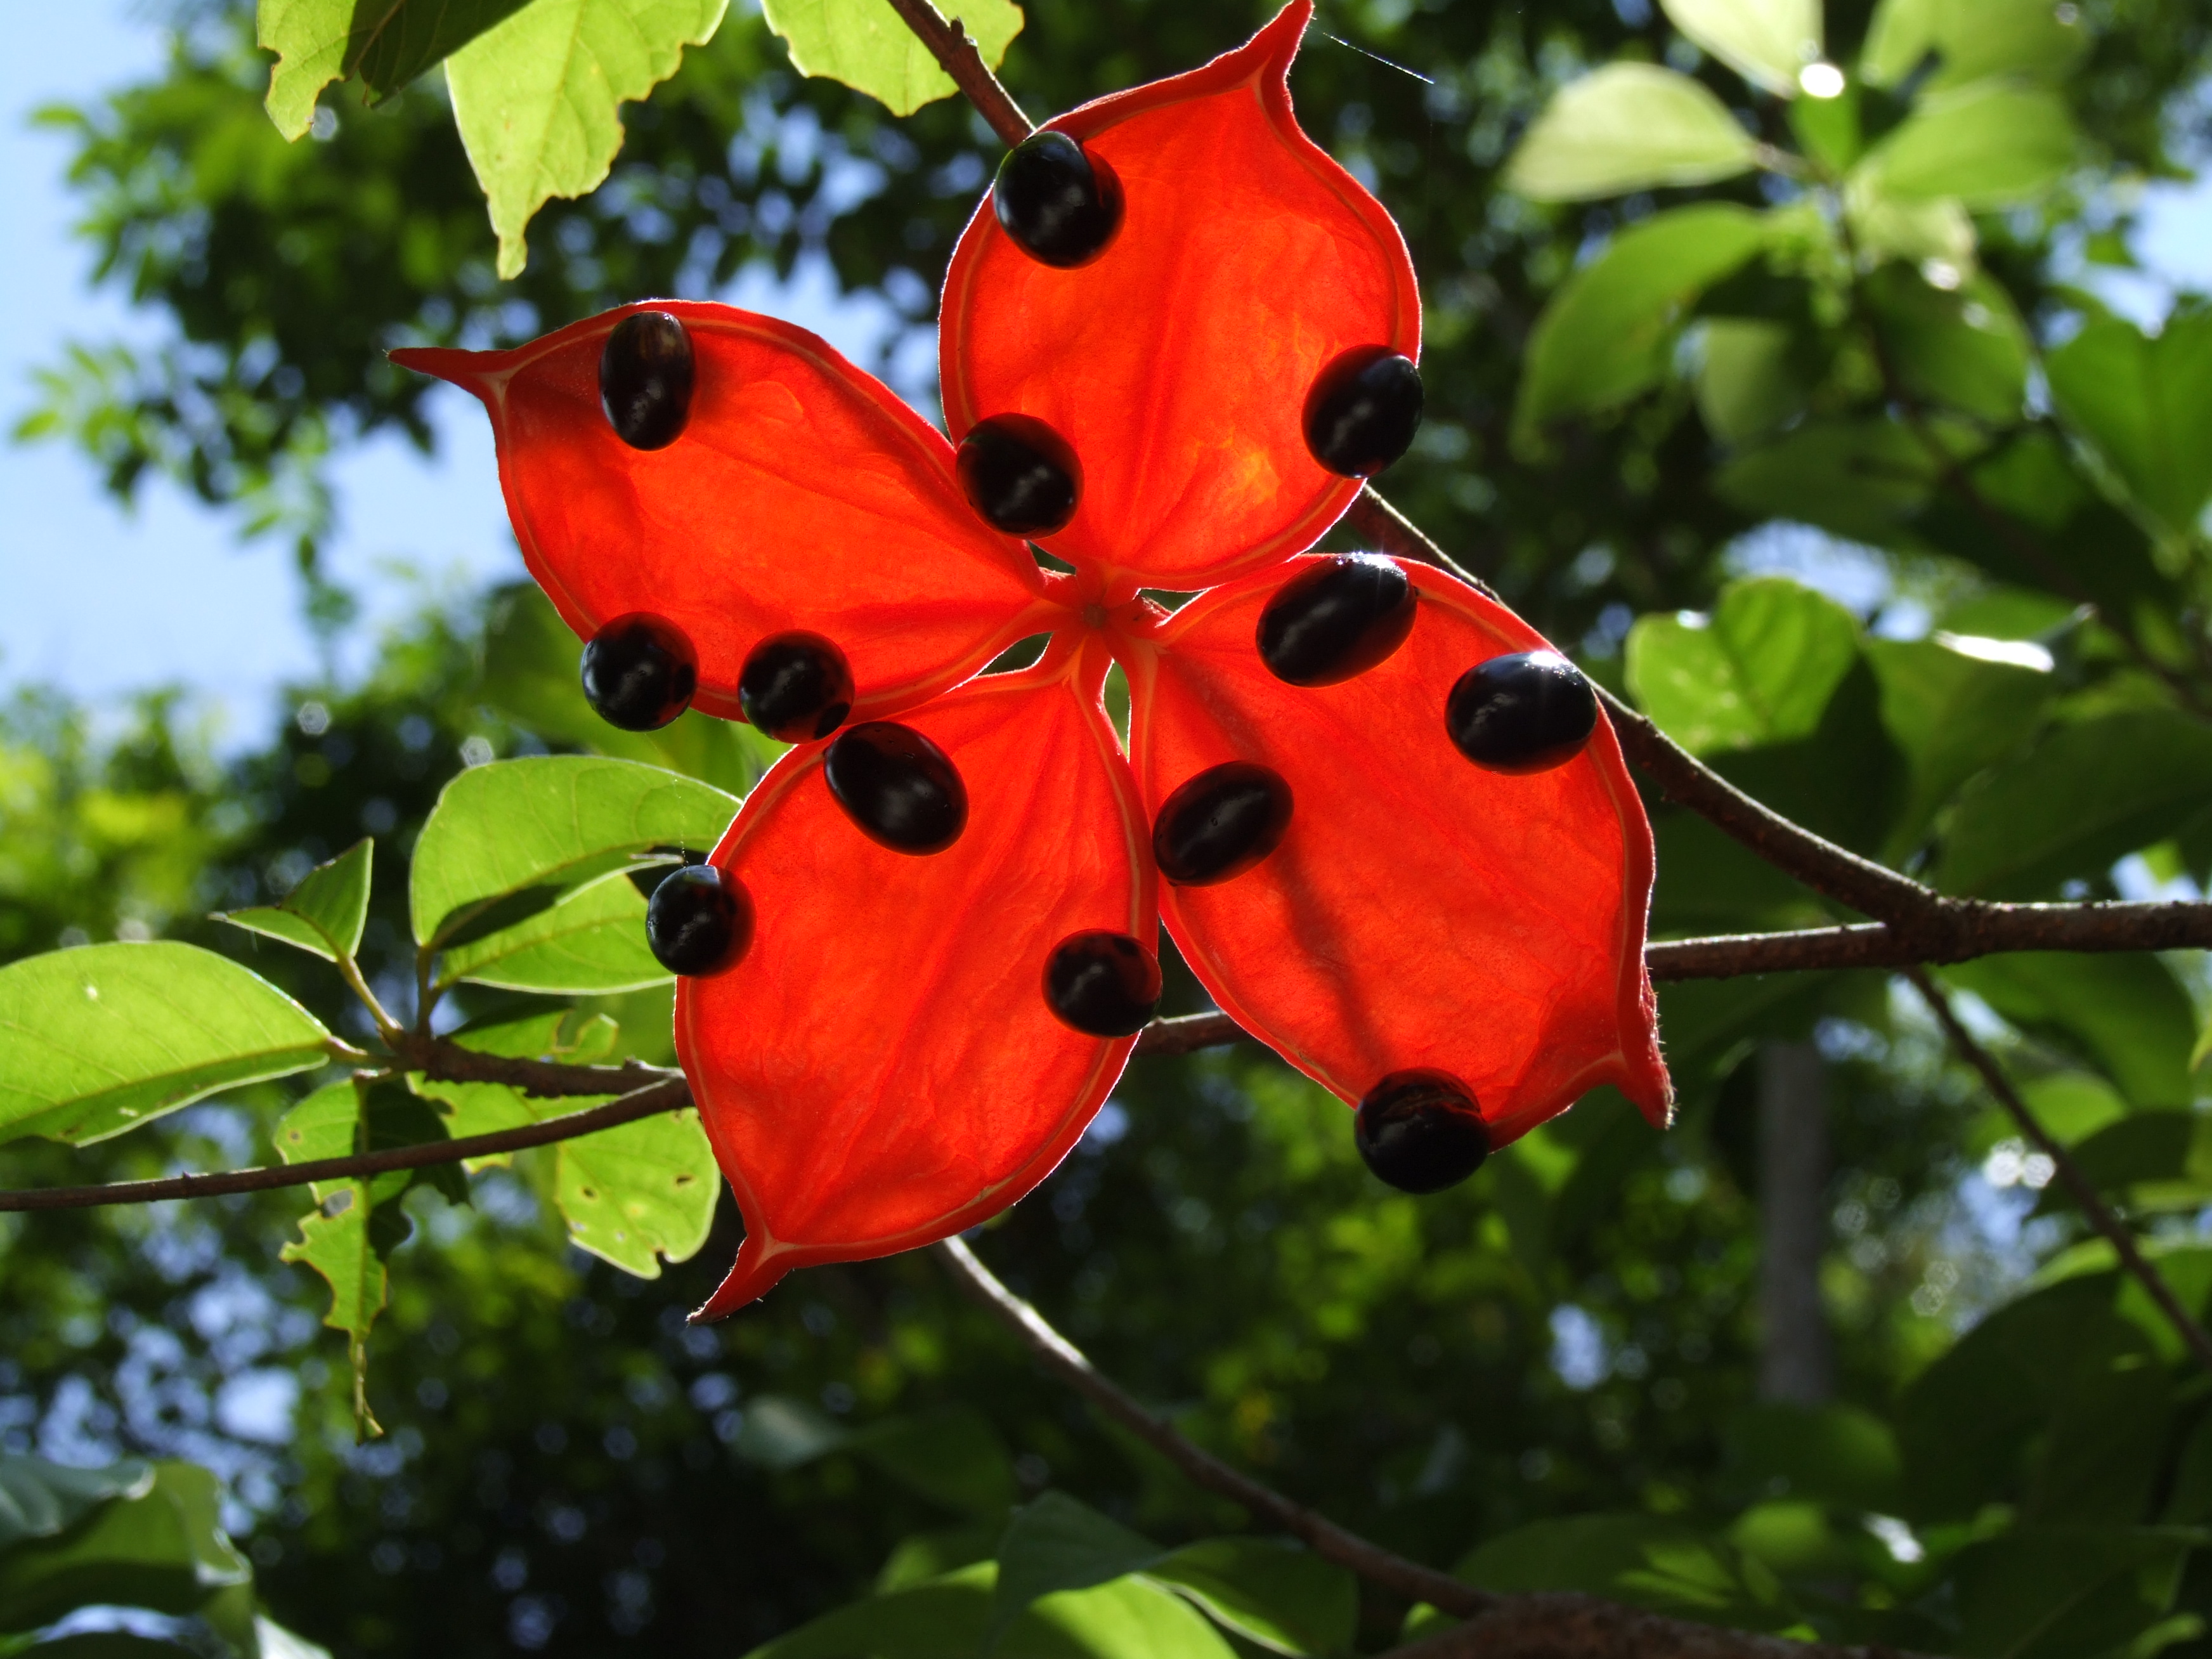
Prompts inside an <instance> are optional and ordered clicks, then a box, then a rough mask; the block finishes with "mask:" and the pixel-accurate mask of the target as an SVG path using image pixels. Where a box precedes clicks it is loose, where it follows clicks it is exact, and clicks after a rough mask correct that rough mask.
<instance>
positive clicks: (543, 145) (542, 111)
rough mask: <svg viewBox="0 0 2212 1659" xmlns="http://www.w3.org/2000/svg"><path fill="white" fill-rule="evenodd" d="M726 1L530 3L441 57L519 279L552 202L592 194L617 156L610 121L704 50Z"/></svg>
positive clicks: (502, 258)
mask: <svg viewBox="0 0 2212 1659" xmlns="http://www.w3.org/2000/svg"><path fill="white" fill-rule="evenodd" d="M727 3H728V0H531V3H530V4H528V5H526V6H525V7H524V8H523V9H521V10H520V11H518V12H516V13H515V14H514V15H512V16H510V17H508V18H507V19H506V20H504V21H501V22H500V23H499V24H497V25H496V26H495V27H492V28H490V29H488V30H486V31H485V32H484V33H482V34H480V35H478V36H477V38H476V39H475V40H471V42H470V43H469V44H468V45H467V46H464V47H462V48H461V50H460V51H459V52H455V53H453V56H452V57H450V58H447V60H446V84H447V88H448V89H449V90H450V91H451V93H452V94H453V119H454V121H455V123H456V124H457V125H459V128H460V131H461V143H463V144H464V145H465V147H466V148H467V149H468V153H469V164H470V165H471V167H474V168H475V169H476V174H477V184H478V185H481V186H483V193H484V197H485V200H486V201H487V203H488V204H489V206H490V209H491V223H492V228H493V229H494V230H495V231H496V232H497V233H498V234H499V274H500V276H502V277H513V276H520V275H521V274H522V267H523V265H524V264H525V262H526V260H527V258H528V257H529V251H528V249H527V247H526V246H525V244H524V240H523V233H524V231H525V230H526V228H528V226H529V224H530V220H531V216H532V215H533V214H535V213H536V212H537V211H538V209H539V208H540V207H542V206H544V204H545V203H546V202H548V201H549V200H550V199H551V198H552V197H556V196H564V197H567V196H582V195H584V194H586V192H588V191H592V190H595V189H597V188H598V187H599V183H600V181H601V180H603V179H605V177H606V176H607V172H608V170H609V169H610V168H611V167H613V165H614V160H615V155H616V154H617V152H618V151H619V150H620V149H622V141H623V127H622V119H621V116H620V113H619V111H620V108H621V106H622V105H623V103H624V102H625V101H626V100H631V99H636V98H642V97H644V96H645V95H646V94H647V93H649V92H651V91H652V90H653V88H654V87H656V86H658V85H659V83H660V82H663V81H665V80H666V79H667V78H668V77H669V76H671V75H673V74H675V73H676V67H677V65H678V64H679V63H680V62H681V61H682V60H683V57H684V47H686V46H704V45H705V44H706V43H707V41H708V40H710V39H712V38H713V36H714V30H715V27H716V26H717V25H719V24H720V22H721V21H722V12H723V9H724V8H725V7H726V4H727Z"/></svg>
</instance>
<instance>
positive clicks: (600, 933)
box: [439, 872, 673, 996]
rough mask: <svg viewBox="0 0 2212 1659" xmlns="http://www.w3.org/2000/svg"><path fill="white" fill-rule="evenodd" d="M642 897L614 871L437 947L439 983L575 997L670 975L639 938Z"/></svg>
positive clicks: (642, 932)
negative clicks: (510, 922)
mask: <svg viewBox="0 0 2212 1659" xmlns="http://www.w3.org/2000/svg"><path fill="white" fill-rule="evenodd" d="M645 911H646V901H645V896H644V895H643V894H642V893H641V892H639V891H638V890H637V888H636V887H635V885H634V884H632V883H631V881H630V879H629V877H628V876H627V875H626V874H623V873H622V872H617V873H616V874H614V875H611V876H604V877H602V878H599V880H597V881H594V882H591V883H589V884H586V885H585V886H582V887H580V888H578V889H576V890H574V892H570V893H567V894H564V895H562V897H561V898H560V899H559V900H558V901H557V902H555V903H554V904H552V905H550V906H549V907H548V908H545V909H544V910H540V911H538V913H537V914H536V915H532V916H530V917H528V918H526V920H524V921H519V922H517V923H516V924H515V925H514V926H513V927H502V928H501V929H500V930H499V931H498V932H496V933H489V934H486V935H485V936H484V937H483V938H482V939H473V940H471V941H470V942H469V943H468V944H465V945H456V946H455V947H453V949H451V950H449V951H447V952H446V953H445V958H444V961H443V963H441V967H440V970H439V980H440V982H441V983H444V984H450V983H452V982H453V981H455V980H464V979H465V980H473V981H476V982H477V984H479V985H496V986H500V987H503V988H505V989H507V990H513V991H541V992H544V993H546V994H550V995H564V996H582V995H586V994H592V993H595V992H615V991H635V990H638V989H640V988H641V987H645V986H647V985H660V984H664V983H665V982H666V981H668V980H669V979H671V977H673V975H671V974H670V973H669V971H668V969H665V968H664V967H662V966H661V965H660V963H659V961H658V960H657V959H656V958H655V957H654V956H653V951H651V949H650V948H648V946H647V944H646V939H645Z"/></svg>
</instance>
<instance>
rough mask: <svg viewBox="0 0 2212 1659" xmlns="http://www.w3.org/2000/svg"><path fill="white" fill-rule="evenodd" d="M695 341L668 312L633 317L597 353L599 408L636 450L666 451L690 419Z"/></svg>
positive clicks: (609, 423)
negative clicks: (692, 349)
mask: <svg viewBox="0 0 2212 1659" xmlns="http://www.w3.org/2000/svg"><path fill="white" fill-rule="evenodd" d="M693 373H694V370H693V363H692V357H691V337H690V335H689V334H687V333H685V332H684V325H683V324H681V323H679V322H678V321H677V320H676V319H675V318H673V317H671V316H670V315H669V314H668V313H666V312H665V311H633V312H632V313H630V314H629V316H627V317H625V318H623V319H622V321H620V322H618V323H617V324H616V325H615V328H614V332H613V333H611V334H610V335H608V336H607V343H606V347H605V349H604V350H602V351H601V352H600V353H599V407H600V408H601V409H604V410H606V412H607V424H608V425H610V426H611V427H612V428H614V429H615V435H616V436H617V438H620V439H621V440H622V441H623V442H624V443H626V444H628V445H629V447H631V448H632V449H665V448H667V447H668V446H669V445H671V444H672V443H674V442H675V441H676V440H677V439H678V437H680V436H682V435H683V432H684V422H685V421H686V420H688V419H690V415H691V383H692V379H693Z"/></svg>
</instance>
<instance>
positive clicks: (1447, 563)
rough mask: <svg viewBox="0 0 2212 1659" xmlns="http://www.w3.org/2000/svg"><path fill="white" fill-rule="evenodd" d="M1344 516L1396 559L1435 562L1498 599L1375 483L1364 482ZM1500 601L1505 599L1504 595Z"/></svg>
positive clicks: (1436, 564)
mask: <svg viewBox="0 0 2212 1659" xmlns="http://www.w3.org/2000/svg"><path fill="white" fill-rule="evenodd" d="M1344 516H1345V517H1346V518H1347V519H1349V520H1351V521H1352V528H1353V529H1355V530H1357V531H1358V532H1359V533H1360V534H1361V535H1363V536H1364V537H1366V538H1367V539H1368V540H1369V541H1370V542H1372V543H1374V544H1375V547H1376V551H1378V552H1383V553H1388V554H1389V556H1391V557H1392V558H1394V559H1411V560H1412V561H1413V562H1414V563H1415V564H1432V565H1434V566H1436V568H1437V569H1439V570H1441V571H1443V572H1444V573H1445V574H1448V575H1453V576H1456V577H1458V578H1459V579H1460V580H1462V581H1463V582H1465V583H1466V584H1467V585H1468V586H1469V587H1472V588H1473V589H1474V591H1475V592H1478V593H1480V594H1481V595H1482V596H1483V598H1485V599H1498V590H1497V589H1496V588H1494V587H1492V586H1491V585H1490V584H1489V583H1488V582H1486V581H1485V580H1482V578H1481V577H1480V576H1478V575H1476V574H1474V572H1473V571H1472V570H1469V569H1468V568H1467V567H1466V566H1465V565H1463V564H1462V563H1460V562H1459V561H1458V560H1456V559H1455V558H1453V557H1452V556H1451V555H1450V554H1449V553H1447V552H1445V551H1444V550H1443V549H1442V548H1441V547H1438V546H1437V544H1435V543H1434V542H1432V541H1431V540H1430V539H1429V536H1428V532H1426V531H1425V530H1423V529H1422V528H1421V527H1420V526H1419V525H1417V524H1415V523H1414V522H1413V520H1411V519H1409V518H1407V516H1406V515H1405V514H1404V513H1401V512H1400V511H1399V510H1398V509H1397V508H1396V507H1393V506H1391V505H1390V503H1389V501H1385V500H1384V499H1383V496H1382V495H1380V494H1379V493H1378V492H1377V491H1376V488H1375V486H1374V485H1373V484H1371V483H1370V484H1362V485H1361V486H1360V489H1359V493H1358V495H1354V496H1353V497H1352V506H1351V507H1349V508H1348V509H1346V513H1345V515H1344ZM1498 603H1499V604H1501V605H1502V604H1504V600H1502V599H1500V600H1498Z"/></svg>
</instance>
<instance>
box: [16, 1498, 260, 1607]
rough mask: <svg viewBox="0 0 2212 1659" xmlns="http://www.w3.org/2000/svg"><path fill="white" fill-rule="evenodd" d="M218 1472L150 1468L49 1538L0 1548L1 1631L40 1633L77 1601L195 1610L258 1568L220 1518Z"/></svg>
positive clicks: (243, 1581)
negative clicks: (138, 1481)
mask: <svg viewBox="0 0 2212 1659" xmlns="http://www.w3.org/2000/svg"><path fill="white" fill-rule="evenodd" d="M220 1503H221V1492H220V1490H219V1489H218V1488H217V1486H216V1480H215V1477H214V1476H213V1475H212V1474H210V1473H209V1472H208V1471H207V1470H205V1469H203V1468H196V1467H194V1466H193V1465H191V1464H190V1463H174V1462H163V1463H157V1464H155V1466H154V1477H153V1479H152V1480H150V1481H149V1482H147V1483H146V1484H145V1485H144V1486H143V1487H137V1486H135V1485H134V1488H133V1492H132V1493H131V1494H130V1495H124V1496H118V1497H116V1498H110V1499H109V1500H108V1501H107V1502H106V1503H105V1504H101V1505H100V1507H99V1508H98V1509H96V1510H94V1511H93V1512H92V1513H91V1514H90V1515H89V1516H88V1517H87V1518H85V1519H83V1520H81V1521H80V1522H78V1523H77V1524H76V1525H75V1526H73V1527H71V1528H69V1529H68V1530H66V1531H64V1532H63V1533H60V1534H57V1535H55V1536H53V1537H50V1538H40V1539H34V1540H31V1541H26V1542H22V1543H19V1544H17V1545H15V1547H12V1548H10V1549H9V1550H7V1551H5V1552H0V1630H15V1631H27V1630H34V1629H36V1628H38V1627H39V1626H41V1625H45V1624H47V1623H50V1622H51V1621H52V1620H56V1619H58V1618H60V1617H61V1616H62V1615H63V1614H64V1613H70V1612H71V1611H73V1610H75V1609H76V1608H77V1607H86V1606H93V1605H99V1604H103V1603H104V1604H108V1605H114V1606H122V1607H145V1608H149V1609H150V1610H152V1611H154V1612H156V1613H173V1614H185V1613H201V1612H203V1611H204V1610H205V1609H206V1608H207V1607H208V1605H209V1603H210V1602H211V1601H213V1600H214V1599H215V1598H216V1596H218V1595H221V1594H222V1592H223V1591H224V1590H226V1589H230V1588H232V1587H233V1586H235V1585H240V1584H243V1583H246V1582H248V1581H249V1580H250V1578H251V1577H252V1570H251V1569H250V1568H249V1567H248V1566H247V1565H246V1562H245V1559H243V1558H242V1557H241V1556H240V1555H239V1553H238V1552H237V1551H236V1550H234V1548H232V1547H231V1543H230V1541H229V1539H228V1538H227V1537H225V1536H224V1535H223V1533H222V1528H221V1527H220V1525H219V1524H218V1519H217V1516H218V1507H219V1504H220Z"/></svg>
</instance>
